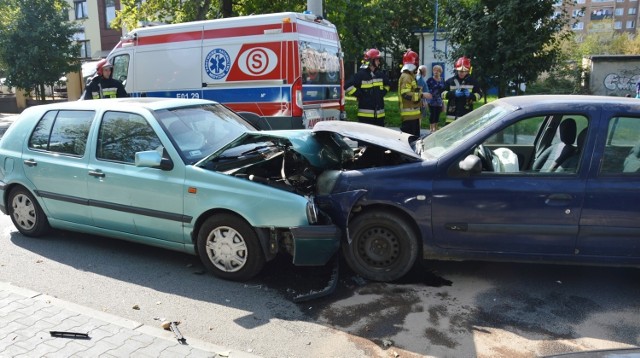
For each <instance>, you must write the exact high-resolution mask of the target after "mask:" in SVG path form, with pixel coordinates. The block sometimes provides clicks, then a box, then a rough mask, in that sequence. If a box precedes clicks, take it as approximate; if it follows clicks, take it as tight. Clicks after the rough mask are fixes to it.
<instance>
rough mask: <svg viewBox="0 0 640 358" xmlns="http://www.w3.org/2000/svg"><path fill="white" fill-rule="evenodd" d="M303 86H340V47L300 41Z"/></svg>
mask: <svg viewBox="0 0 640 358" xmlns="http://www.w3.org/2000/svg"><path fill="white" fill-rule="evenodd" d="M299 47H300V62H301V63H302V83H303V84H323V85H336V84H338V85H339V84H340V54H339V49H338V46H331V45H324V44H320V43H314V42H310V41H300V46H299Z"/></svg>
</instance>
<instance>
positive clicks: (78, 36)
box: [73, 32, 91, 58]
mask: <svg viewBox="0 0 640 358" xmlns="http://www.w3.org/2000/svg"><path fill="white" fill-rule="evenodd" d="M73 39H74V40H75V41H76V42H77V43H78V44H79V45H80V54H79V57H80V58H91V45H90V43H89V40H87V38H86V36H85V35H84V32H76V33H75V34H74V35H73Z"/></svg>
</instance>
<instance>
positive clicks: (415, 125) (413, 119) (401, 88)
mask: <svg viewBox="0 0 640 358" xmlns="http://www.w3.org/2000/svg"><path fill="white" fill-rule="evenodd" d="M417 63H418V54H417V53H415V52H414V51H411V49H409V50H407V52H405V54H404V55H403V56H402V70H401V71H402V74H401V75H400V79H399V80H398V100H399V102H400V118H401V119H402V124H401V125H400V130H401V131H403V132H405V133H409V134H412V135H413V136H414V138H413V139H417V138H418V137H420V117H421V116H422V115H421V113H420V108H421V107H422V99H423V98H426V99H430V98H431V93H428V92H423V89H422V87H420V86H418V83H417V82H416V76H415V73H416V69H417Z"/></svg>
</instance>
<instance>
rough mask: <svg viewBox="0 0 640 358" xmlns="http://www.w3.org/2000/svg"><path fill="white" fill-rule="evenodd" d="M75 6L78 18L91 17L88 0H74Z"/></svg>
mask: <svg viewBox="0 0 640 358" xmlns="http://www.w3.org/2000/svg"><path fill="white" fill-rule="evenodd" d="M73 7H74V9H75V13H76V20H79V19H86V18H87V17H89V13H88V12H87V1H86V0H76V1H74V2H73Z"/></svg>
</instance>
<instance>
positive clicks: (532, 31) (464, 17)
mask: <svg viewBox="0 0 640 358" xmlns="http://www.w3.org/2000/svg"><path fill="white" fill-rule="evenodd" d="M562 1H563V3H564V2H568V1H571V0H562ZM557 3H558V1H557V0H537V1H528V0H475V1H474V0H466V1H463V0H458V5H456V6H451V7H449V9H448V11H447V14H446V15H447V18H448V26H447V29H448V35H447V36H448V38H449V40H450V42H451V43H452V45H453V47H454V50H453V56H452V58H451V60H454V59H455V58H457V57H459V56H462V55H466V56H467V57H469V58H471V60H472V65H473V73H474V75H475V74H476V73H479V74H480V76H477V75H476V76H477V78H478V79H479V80H480V82H481V84H482V85H483V87H484V88H485V89H487V88H488V87H490V86H496V87H497V88H498V97H504V96H505V94H506V93H507V89H508V87H509V85H510V84H515V85H516V88H517V87H518V86H517V85H519V84H520V83H526V82H530V81H534V80H535V79H536V78H537V77H538V76H539V75H540V74H541V73H542V72H544V71H546V70H548V69H550V68H552V67H553V66H554V65H556V63H557V61H558V60H559V58H560V53H561V51H560V42H561V41H562V39H563V38H566V37H568V36H570V30H569V27H568V26H567V25H568V24H569V22H570V19H571V18H570V17H569V14H568V13H567V11H566V10H564V9H565V7H563V6H555V4H557ZM558 10H560V15H557V14H554V13H555V12H556V11H558Z"/></svg>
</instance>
